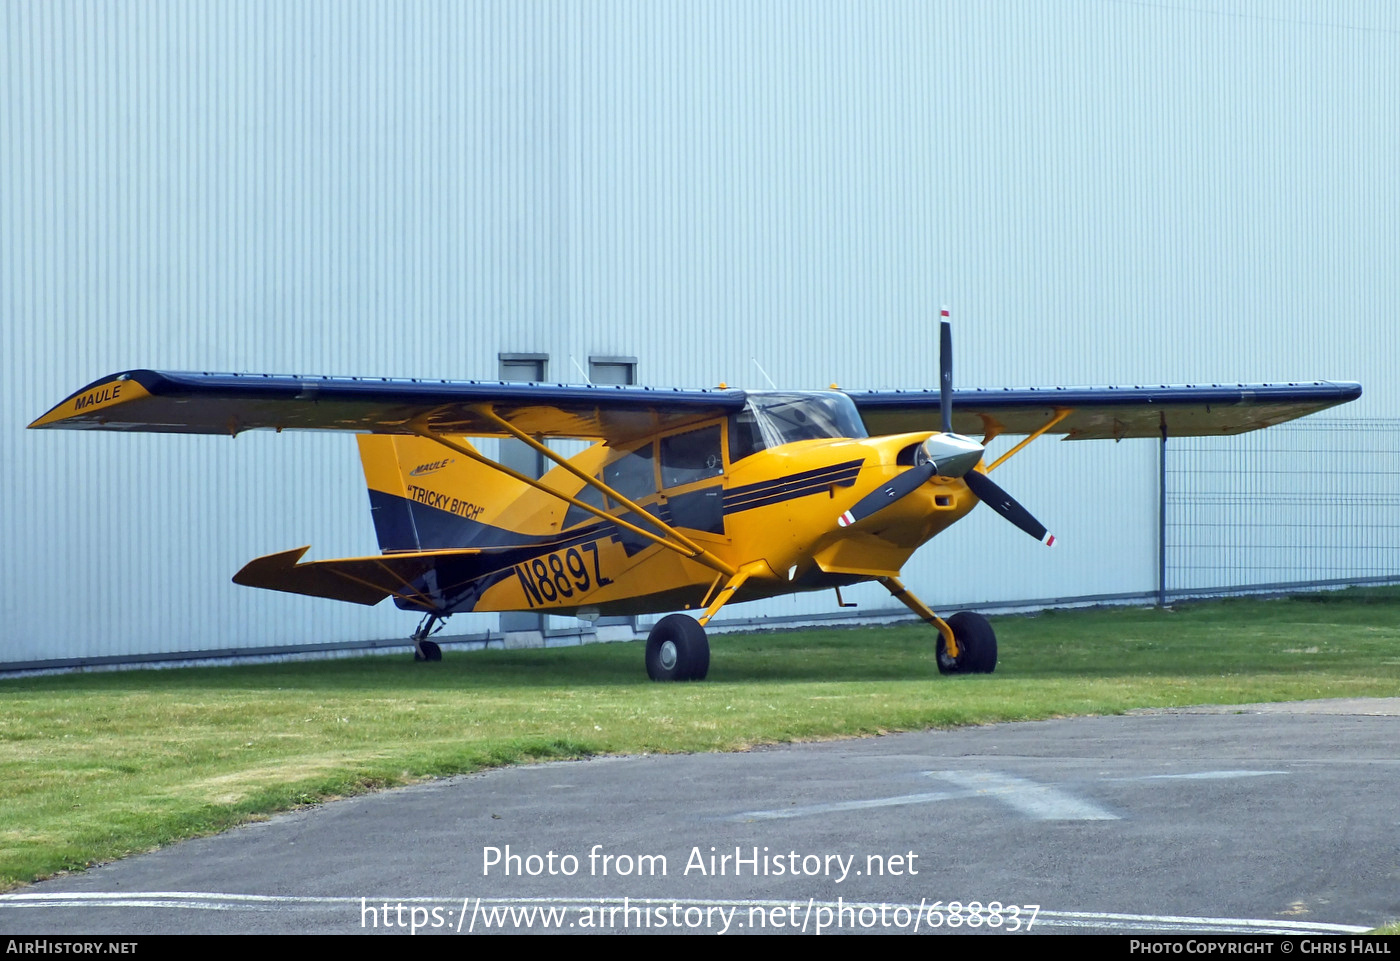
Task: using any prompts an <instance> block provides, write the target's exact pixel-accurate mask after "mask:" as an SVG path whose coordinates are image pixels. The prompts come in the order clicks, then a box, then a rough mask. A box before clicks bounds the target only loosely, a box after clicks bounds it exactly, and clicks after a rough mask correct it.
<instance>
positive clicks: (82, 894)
mask: <svg viewBox="0 0 1400 961" xmlns="http://www.w3.org/2000/svg"><path fill="white" fill-rule="evenodd" d="M481 900H482V901H483V902H485V903H489V904H491V905H493V906H501V907H509V906H518V907H531V906H550V907H560V908H564V909H566V910H596V909H598V908H599V907H617V906H622V905H624V904H631V905H643V906H656V905H672V904H675V905H679V906H680V907H682V908H687V907H696V908H707V907H723V908H733V909H739V910H747V909H749V908H754V909H760V910H762V909H770V908H783V907H788V906H790V905H791V904H792V903H793V902H792V900H791V899H787V900H777V899H758V898H755V899H742V900H727V899H716V900H708V899H699V898H656V897H652V898H620V897H609V898H506V897H490V896H487V897H483V898H482V899H481ZM385 902H387V903H389V904H405V905H407V904H421V905H445V906H447V907H454V908H455V907H459V906H460V905H461V904H462V903H463V899H462V898H461V897H450V898H445V897H402V896H397V895H394V896H384V897H372V898H371V897H366V898H363V899H362V898H357V897H313V896H298V895H271V894H224V893H218V892H212V891H123V892H106V891H67V892H62V891H60V892H53V893H49V892H20V893H16V894H0V908H6V907H14V908H62V907H80V908H87V909H89V910H90V909H94V908H107V907H147V908H165V909H170V908H180V909H186V910H191V909H192V910H203V911H211V910H212V911H240V910H242V911H248V910H252V911H279V910H283V911H285V910H297V909H303V910H305V909H326V908H335V909H338V910H344V909H346V908H353V909H355V910H356V911H358V910H359V908H360V905H361V903H368V904H370V905H378V904H381V903H385ZM802 903H803V904H810V905H811V906H812V907H817V908H829V909H836V908H838V907H842V908H848V909H854V910H857V911H859V910H860V909H861V908H874V909H876V910H878V909H880V908H882V907H883V908H885V909H887V910H888V911H891V912H893V911H895V910H904V911H910V912H913V911H919V910H923V911H925V912H927V911H928V910H930V904H929V903H928V902H927V900H925V902H923V903H915V902H910V903H902V904H901V903H892V902H888V901H884V902H880V901H848V900H845V899H842V900H840V901H815V900H812V901H807V902H802ZM939 903H940V904H943V905H946V902H939ZM962 903H963V904H964V905H966V904H969V903H970V902H969V901H967V900H964V901H963V902H962ZM942 910H944V911H946V907H944V908H942ZM358 923H359V922H358V921H355V922H352V925H353V924H358ZM964 927H967V926H966V925H964ZM1041 927H1052V928H1092V929H1095V930H1100V931H1102V930H1121V931H1175V932H1178V933H1187V932H1194V933H1214V934H1292V935H1299V934H1364V933H1365V932H1367V931H1369V930H1371V929H1370V928H1369V927H1367V926H1365V925H1354V924H1332V923H1328V922H1322V921H1284V920H1279V919H1275V918H1217V917H1192V916H1189V915H1160V914H1115V913H1104V912H1098V911H1052V910H1049V909H1041V910H1040V912H1039V913H1038V914H1037V915H1036V920H1035V924H1034V925H1033V927H1032V930H1035V929H1038V928H1041Z"/></svg>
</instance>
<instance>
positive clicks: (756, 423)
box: [29, 309, 1361, 681]
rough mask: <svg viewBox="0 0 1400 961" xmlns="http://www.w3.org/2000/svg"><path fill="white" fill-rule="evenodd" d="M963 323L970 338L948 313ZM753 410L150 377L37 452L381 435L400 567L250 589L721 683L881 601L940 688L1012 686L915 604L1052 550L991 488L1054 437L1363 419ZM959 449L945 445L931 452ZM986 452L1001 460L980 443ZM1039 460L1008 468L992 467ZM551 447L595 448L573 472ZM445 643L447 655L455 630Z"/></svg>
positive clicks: (385, 556) (977, 404) (1052, 409)
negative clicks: (607, 648)
mask: <svg viewBox="0 0 1400 961" xmlns="http://www.w3.org/2000/svg"><path fill="white" fill-rule="evenodd" d="M944 317H945V318H946V317H947V312H946V309H945V311H944ZM939 367H940V385H939V389H938V390H868V391H841V390H837V389H835V387H834V386H833V388H832V389H831V390H824V391H748V390H730V389H724V388H723V386H722V385H721V388H720V389H717V390H679V389H677V390H663V389H654V388H647V387H612V386H607V387H603V386H568V385H562V384H554V385H550V384H516V383H484V382H476V381H426V380H393V379H384V378H381V379H373V378H356V377H300V376H274V375H250V374H212V373H168V372H161V371H152V370H132V371H127V372H125V373H120V374H114V375H111V376H108V377H104V378H102V379H101V380H98V381H95V382H94V383H92V384H90V385H88V386H87V387H84V388H83V389H82V390H80V391H78V392H77V393H75V394H73V395H71V396H70V397H68V398H67V399H66V400H64V401H63V402H62V403H60V404H58V405H57V406H56V407H54V408H53V409H52V410H50V411H49V412H48V413H46V414H44V415H43V416H42V417H40V418H39V419H38V420H36V421H34V423H32V424H30V425H29V426H30V427H36V428H95V429H105V430H123V431H125V430H141V431H154V432H161V433H191V434H229V435H233V436H236V435H238V434H239V433H241V432H243V431H245V430H255V429H265V428H270V429H272V430H276V431H282V430H293V429H308V430H337V431H349V432H354V433H357V434H358V435H359V445H360V459H361V462H362V464H363V466H364V473H365V481H366V483H367V485H368V487H369V500H370V511H371V514H372V516H373V518H374V526H375V532H376V534H377V535H378V539H379V547H380V554H379V555H377V556H370V557H351V558H344V559H339V560H319V561H306V562H303V561H302V559H301V558H302V556H303V555H304V554H305V553H306V552H307V550H309V548H307V547H300V548H296V549H294V550H289V551H284V552H282V553H278V554H270V555H268V556H266V557H260V558H258V559H256V560H254V561H251V562H250V563H249V564H248V565H247V566H245V567H244V568H243V569H242V570H241V571H239V572H238V573H237V574H236V575H234V578H233V579H234V581H235V582H236V583H239V584H245V585H248V586H250V587H263V588H268V589H271V590H276V591H289V592H291V593H295V594H307V595H310V596H312V597H326V598H331V599H334V600H339V601H350V602H353V603H357V604H377V603H379V602H380V601H382V600H384V598H386V597H392V598H393V599H394V603H395V604H397V605H398V606H399V607H400V608H403V609H405V610H409V611H415V612H419V613H421V614H422V615H423V619H422V621H421V623H420V624H419V627H418V629H417V631H415V632H414V634H413V637H412V640H413V642H414V645H415V656H416V657H418V658H419V659H420V660H437V659H439V658H441V649H440V647H439V646H438V644H436V643H435V642H433V641H431V640H430V639H429V638H430V636H431V635H432V634H434V633H436V630H441V628H442V623H443V622H444V621H445V619H446V618H448V617H449V616H451V615H452V614H455V613H457V612H459V611H538V612H547V613H551V614H572V615H576V616H578V617H582V618H585V619H588V618H594V617H597V616H600V615H617V614H640V613H660V612H665V611H680V610H691V611H700V612H701V613H700V616H699V617H698V619H697V618H694V617H691V616H689V615H687V614H681V613H673V614H670V615H668V616H666V617H664V618H662V619H661V620H660V621H658V622H657V624H656V625H655V627H654V628H652V630H651V633H650V635H649V636H648V638H647V645H646V668H647V673H648V674H649V675H650V676H651V677H652V679H654V680H671V681H681V680H699V679H703V678H704V677H705V675H706V673H707V672H708V670H709V665H710V648H709V642H708V640H707V639H706V636H705V627H704V626H705V625H706V624H707V623H708V622H709V621H710V619H711V618H713V617H714V616H715V615H716V614H717V613H719V611H720V609H721V608H723V607H724V606H725V605H727V604H731V603H735V602H740V601H750V600H756V599H759V598H764V597H772V596H775V595H779V594H787V593H791V592H794V591H812V590H821V589H827V588H835V589H836V592H837V600H838V602H839V601H840V589H841V588H842V587H844V586H846V585H849V584H853V583H856V582H860V581H870V580H874V581H878V582H879V583H880V584H882V585H883V586H884V587H885V588H886V589H888V590H889V592H890V593H891V594H892V595H893V596H894V597H896V598H898V599H899V600H900V601H901V602H902V603H903V604H905V605H906V606H908V607H909V609H910V610H912V611H913V612H914V613H916V614H917V615H918V616H919V617H921V618H922V619H923V620H925V621H927V622H928V623H929V624H931V625H933V626H934V627H935V628H936V629H937V631H938V635H937V640H936V657H937V663H938V669H939V671H940V672H942V673H945V674H951V673H989V672H991V671H992V670H994V669H995V667H996V663H997V645H996V636H995V634H994V633H993V632H992V629H991V627H990V625H989V624H988V623H987V621H986V620H985V619H984V618H982V617H981V616H980V615H978V614H976V613H974V612H970V611H963V612H960V613H957V614H954V615H952V616H951V617H949V618H947V619H946V620H945V619H943V618H942V617H940V616H938V615H937V614H935V613H934V612H933V611H932V610H931V609H930V608H929V607H928V606H927V605H926V604H924V602H923V601H921V600H919V599H918V598H917V597H915V596H914V594H912V593H911V592H910V591H909V590H908V588H906V587H905V586H904V584H903V583H902V582H901V581H900V579H899V575H900V569H901V568H902V567H903V566H904V563H905V561H907V560H908V559H909V557H910V555H912V554H913V553H914V551H915V550H917V549H918V548H919V547H920V546H921V545H922V544H924V543H925V542H926V541H928V540H930V539H931V538H933V537H934V536H935V535H937V534H938V533H940V532H941V531H943V530H944V529H946V528H947V527H948V526H949V525H951V524H952V523H954V522H955V521H957V520H959V519H961V518H962V517H963V516H965V515H966V514H967V513H968V512H969V511H970V510H972V509H973V507H975V506H976V505H977V504H978V503H979V502H982V503H985V504H986V505H987V506H988V507H990V508H991V509H992V510H994V511H996V512H997V513H998V514H1000V515H1001V516H1002V517H1004V518H1006V519H1007V520H1008V521H1010V522H1011V523H1012V524H1015V525H1016V526H1017V527H1019V528H1020V529H1021V530H1023V531H1025V532H1026V533H1028V534H1030V535H1031V536H1032V537H1034V538H1036V539H1037V540H1041V541H1043V542H1045V543H1046V544H1051V543H1053V542H1054V537H1053V536H1052V535H1050V534H1049V533H1048V532H1047V531H1046V529H1045V527H1044V526H1043V525H1042V524H1041V523H1040V522H1039V521H1037V520H1036V519H1035V518H1034V517H1032V516H1031V514H1030V513H1029V512H1028V511H1027V510H1026V509H1025V508H1023V507H1022V506H1021V505H1020V504H1019V503H1017V502H1016V501H1015V500H1014V499H1013V498H1012V497H1011V496H1010V495H1009V494H1007V493H1006V492H1005V491H1003V490H1002V489H1001V488H1000V487H999V486H998V485H997V484H996V483H995V482H993V481H992V479H991V478H990V477H989V476H988V475H989V474H990V473H992V471H994V470H995V469H996V468H997V467H998V466H999V465H1001V464H1002V463H1004V462H1005V461H1006V459H1007V458H1009V457H1011V456H1013V455H1015V454H1016V453H1018V452H1019V451H1021V450H1023V449H1024V448H1025V447H1026V445H1027V444H1029V443H1030V442H1031V441H1033V440H1035V439H1036V438H1038V437H1041V436H1043V435H1046V434H1062V435H1064V437H1065V439H1067V440H1086V439H1107V438H1112V439H1114V440H1121V439H1122V438H1125V437H1166V436H1172V437H1182V436H1200V435H1209V434H1235V433H1240V432H1243V431H1248V430H1255V429H1257V428H1261V427H1267V426H1270V425H1273V424H1277V423H1280V422H1282V421H1286V420H1291V419H1293V418H1295V417H1301V416H1303V415H1305V414H1310V413H1313V412H1315V411H1319V410H1323V409H1325V408H1327V407H1331V406H1333V405H1336V404H1342V403H1345V402H1347V401H1351V400H1354V399H1356V398H1357V397H1359V396H1360V395H1361V387H1360V385H1358V384H1353V383H1335V382H1313V383H1293V384H1258V385H1219V384H1217V385H1212V386H1179V387H1093V388H1039V389H1034V388H1033V389H1019V390H1013V389H995V390H985V389H976V390H967V389H962V390H954V389H953V370H952V368H953V352H952V334H951V328H950V326H949V324H948V321H947V320H946V319H945V320H944V321H943V323H942V326H941V330H940V360H939ZM934 426H937V429H936V430H935V429H933V428H934ZM970 435H980V436H981V440H975V439H973V437H972V436H970ZM1002 435H1011V436H1021V437H1023V439H1022V440H1021V441H1020V442H1019V443H1017V444H1016V445H1015V446H1013V447H1011V449H1010V450H1008V451H1007V452H1006V453H1004V454H1002V455H1001V456H1000V457H999V458H997V459H996V460H994V461H993V462H992V463H991V464H984V462H983V454H984V450H985V447H986V445H987V444H988V443H989V442H990V441H991V440H992V439H993V438H995V437H1000V436H1002ZM473 437H476V438H479V437H496V438H514V439H516V440H518V441H521V442H523V443H524V444H527V445H529V446H530V447H531V448H533V449H534V450H536V451H538V452H539V453H540V454H542V455H543V456H544V457H546V458H548V459H549V460H551V461H553V462H554V464H555V465H556V466H555V467H554V468H553V469H552V470H550V471H549V472H548V473H546V474H545V475H544V476H543V477H541V478H539V479H536V478H533V477H527V476H525V475H524V474H521V473H519V472H517V471H515V470H512V469H511V468H509V467H506V466H505V465H503V464H501V463H498V462H497V461H495V460H493V459H491V458H489V457H487V456H485V455H483V454H482V453H481V452H480V451H479V450H477V448H476V447H474V446H473V445H472V444H471V442H470V441H469V439H468V438H473ZM551 438H574V439H585V440H589V441H593V442H594V443H593V445H592V446H590V447H588V448H587V449H586V450H584V451H583V452H582V453H579V454H577V455H575V456H573V457H571V458H565V457H563V456H561V455H560V454H559V453H557V452H555V451H553V450H551V449H550V447H549V446H548V445H547V443H546V441H547V440H549V439H551ZM435 625H436V630H434V626H435Z"/></svg>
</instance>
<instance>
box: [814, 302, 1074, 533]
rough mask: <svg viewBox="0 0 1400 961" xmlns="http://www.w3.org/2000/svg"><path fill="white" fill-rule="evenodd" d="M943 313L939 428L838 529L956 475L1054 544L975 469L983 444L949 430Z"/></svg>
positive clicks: (949, 367) (949, 332) (949, 364)
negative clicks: (907, 464) (935, 480)
mask: <svg viewBox="0 0 1400 961" xmlns="http://www.w3.org/2000/svg"><path fill="white" fill-rule="evenodd" d="M942 314H943V319H942V324H941V326H940V330H939V350H938V368H939V369H938V380H939V415H940V419H941V420H942V426H943V430H942V431H941V432H940V433H937V434H934V435H932V436H931V437H929V438H928V440H926V441H924V443H923V445H922V447H921V448H920V456H919V458H918V462H917V463H915V465H914V466H913V467H911V468H909V469H908V470H906V471H904V472H903V473H902V474H899V475H897V476H896V477H894V478H893V479H891V480H890V481H889V483H887V484H885V485H884V486H882V487H880V488H879V489H877V490H874V491H871V492H870V493H869V494H867V495H865V496H864V497H862V498H861V499H860V500H859V501H857V502H856V504H855V506H854V507H852V508H851V509H850V510H848V511H846V512H845V513H844V514H842V515H841V516H840V517H838V518H837V519H836V523H837V525H838V526H840V527H849V526H850V525H852V524H856V523H859V522H860V521H862V520H864V519H865V518H867V517H869V516H870V515H872V514H874V513H876V512H877V511H880V510H883V509H884V508H886V507H888V506H889V505H891V504H893V503H894V502H895V501H897V500H899V499H900V498H902V497H905V496H907V495H909V494H911V493H913V492H914V491H915V490H917V489H918V488H919V487H920V486H921V485H923V484H924V483H926V482H927V481H928V480H929V479H930V478H932V477H934V476H935V475H937V476H940V477H961V478H962V479H963V482H964V483H966V484H967V487H968V489H969V490H970V491H972V493H973V495H974V496H975V497H976V498H977V499H978V500H980V501H981V502H982V503H984V504H986V505H987V506H988V507H990V508H991V509H992V510H994V511H996V512H997V513H998V514H1000V515H1001V516H1002V517H1004V518H1006V519H1007V520H1008V521H1010V522H1011V523H1013V524H1015V525H1016V526H1017V527H1019V528H1020V529H1021V530H1023V531H1025V532H1026V533H1027V534H1029V535H1031V536H1032V537H1034V538H1035V539H1036V540H1038V541H1040V542H1041V543H1042V544H1045V545H1047V546H1049V545H1051V544H1054V543H1055V535H1053V534H1051V533H1050V532H1049V531H1047V530H1046V529H1045V525H1044V524H1042V523H1040V521H1038V520H1036V519H1035V518H1034V517H1033V516H1031V513H1030V511H1028V510H1026V509H1025V508H1024V507H1022V506H1021V505H1020V504H1018V503H1017V502H1016V499H1015V498H1014V497H1012V496H1011V495H1010V494H1008V493H1006V491H1004V490H1002V489H1001V487H1000V486H998V485H997V484H996V483H994V482H993V481H992V479H991V478H989V477H988V476H987V475H986V474H983V473H980V472H979V471H977V469H976V468H977V465H978V464H979V463H980V462H981V460H982V454H983V453H984V450H985V448H983V446H982V445H981V444H979V443H977V441H975V440H973V439H972V438H970V437H964V436H963V435H962V434H955V433H953V325H952V323H951V322H950V321H949V319H948V308H947V307H944V308H943V311H942Z"/></svg>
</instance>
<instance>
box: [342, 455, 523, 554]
mask: <svg viewBox="0 0 1400 961" xmlns="http://www.w3.org/2000/svg"><path fill="white" fill-rule="evenodd" d="M358 439H359V442H360V463H361V465H363V467H364V470H365V483H366V485H368V487H369V507H370V513H371V515H372V516H373V517H374V530H375V534H376V535H377V536H378V537H379V549H380V550H381V551H384V552H385V553H390V552H397V551H433V550H443V549H446V548H455V547H474V546H488V545H491V543H492V540H493V538H492V537H491V532H493V531H494V530H496V528H494V527H492V526H490V524H489V523H488V521H489V520H490V519H491V517H494V516H495V515H497V514H499V513H500V509H501V507H502V506H504V505H506V504H508V503H509V502H510V501H511V500H513V499H514V498H515V497H516V496H518V495H519V494H520V493H521V492H523V491H525V490H528V488H527V487H525V485H523V484H519V483H518V482H516V481H513V480H511V479H510V478H508V477H506V476H505V475H503V474H501V473H500V472H498V471H495V470H492V469H491V468H490V467H488V466H486V465H484V464H479V463H477V462H476V461H474V460H472V459H471V458H469V457H463V456H462V455H460V454H457V453H455V452H453V451H451V450H448V449H447V448H446V447H443V446H442V445H441V444H438V443H436V442H435V441H431V440H428V439H427V438H425V437H410V436H405V435H387V434H361V435H359V438H358ZM452 441H453V442H454V443H457V444H461V445H462V446H464V447H469V448H471V449H472V450H475V449H476V448H474V447H472V446H471V444H469V443H468V442H467V439H466V438H465V437H453V438H452ZM488 504H494V505H495V506H494V508H488Z"/></svg>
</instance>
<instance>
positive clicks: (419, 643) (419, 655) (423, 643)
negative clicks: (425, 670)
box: [410, 612, 449, 661]
mask: <svg viewBox="0 0 1400 961" xmlns="http://www.w3.org/2000/svg"><path fill="white" fill-rule="evenodd" d="M448 616H449V615H446V614H436V613H433V612H429V613H428V614H426V615H424V617H423V620H422V621H421V622H420V623H419V624H418V630H416V631H414V632H413V637H411V638H410V640H412V641H413V659H414V660H415V661H440V660H442V648H441V647H439V646H438V645H437V642H436V641H430V640H428V638H429V637H431V636H432V635H434V634H436V633H437V632H438V631H440V630H442V629H443V628H444V627H446V626H447V618H448ZM434 624H437V627H436V628H434V627H433V625H434Z"/></svg>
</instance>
